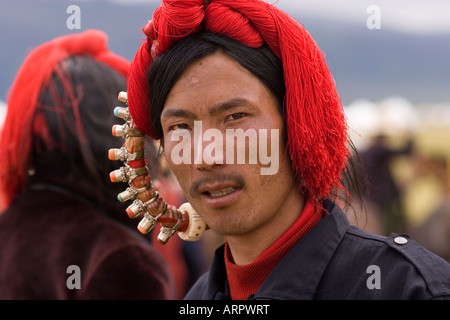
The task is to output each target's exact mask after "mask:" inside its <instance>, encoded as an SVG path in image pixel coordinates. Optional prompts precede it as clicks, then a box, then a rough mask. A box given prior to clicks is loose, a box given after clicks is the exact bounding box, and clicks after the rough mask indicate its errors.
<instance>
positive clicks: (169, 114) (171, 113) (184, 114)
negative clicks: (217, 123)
mask: <svg viewBox="0 0 450 320" xmlns="http://www.w3.org/2000/svg"><path fill="white" fill-rule="evenodd" d="M163 117H164V118H190V119H195V118H197V116H196V115H195V113H194V112H192V111H189V110H184V109H165V110H164V111H163V112H162V114H161V118H163Z"/></svg>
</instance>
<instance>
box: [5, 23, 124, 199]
mask: <svg viewBox="0 0 450 320" xmlns="http://www.w3.org/2000/svg"><path fill="white" fill-rule="evenodd" d="M107 41H108V37H107V35H106V34H105V33H104V32H103V31H100V30H93V29H92V30H86V31H84V32H82V33H79V34H72V35H66V36H61V37H58V38H55V39H53V40H51V41H49V42H46V43H44V44H42V45H39V46H38V47H36V48H35V49H33V50H32V51H31V52H30V54H29V55H28V56H27V57H26V59H25V61H24V62H23V64H22V66H21V67H20V69H19V71H18V73H17V75H16V78H15V80H14V82H13V84H12V87H11V90H10V92H9V95H8V101H7V105H8V110H9V109H11V110H14V112H8V113H7V116H6V118H5V122H4V125H3V128H2V134H1V140H0V141H1V142H0V154H1V155H2V156H1V157H2V163H1V165H0V193H1V198H0V200H1V201H0V208H4V207H6V206H8V205H9V203H10V202H11V201H12V199H13V198H14V197H15V196H16V195H17V194H18V193H19V192H20V191H21V190H22V189H23V187H24V185H25V181H26V175H27V170H26V166H27V161H28V158H29V153H30V148H31V139H32V132H34V133H39V134H41V135H45V130H44V129H45V120H44V119H43V118H40V119H34V117H35V110H36V107H37V105H38V99H39V95H40V91H41V89H42V87H44V86H46V85H47V84H48V82H49V81H50V78H51V75H52V73H53V72H58V69H57V68H58V63H59V62H60V61H62V60H63V59H65V58H67V57H69V56H77V55H83V56H88V57H91V58H93V59H94V60H96V61H98V62H100V63H103V64H106V65H107V66H109V67H111V68H113V69H115V70H116V71H118V72H119V73H120V74H122V75H123V76H124V77H126V76H127V74H128V71H129V66H130V65H129V62H128V61H127V60H126V59H125V58H123V57H120V56H118V55H116V54H114V53H112V52H111V51H109V49H108V47H107ZM69 91H70V90H69ZM69 94H70V93H69ZM71 101H72V103H73V108H74V114H75V115H76V114H77V112H76V108H77V104H76V97H72V99H71ZM76 121H77V123H78V125H77V128H76V130H77V134H79V135H81V136H83V128H82V126H81V122H80V119H76ZM43 138H44V139H45V137H43Z"/></svg>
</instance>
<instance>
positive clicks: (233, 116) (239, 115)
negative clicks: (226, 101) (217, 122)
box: [228, 112, 245, 120]
mask: <svg viewBox="0 0 450 320" xmlns="http://www.w3.org/2000/svg"><path fill="white" fill-rule="evenodd" d="M244 115H245V114H244V113H243V112H237V113H233V114H231V115H230V116H229V117H228V118H229V120H237V119H241V118H242V117H244Z"/></svg>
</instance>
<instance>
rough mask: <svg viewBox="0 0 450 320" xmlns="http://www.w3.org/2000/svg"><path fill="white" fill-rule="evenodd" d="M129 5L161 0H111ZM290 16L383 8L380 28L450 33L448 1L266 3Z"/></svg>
mask: <svg viewBox="0 0 450 320" xmlns="http://www.w3.org/2000/svg"><path fill="white" fill-rule="evenodd" d="M110 1H114V2H119V3H123V4H127V5H132V4H134V3H145V2H147V3H148V2H153V3H159V2H160V1H159V0H110ZM267 1H268V2H270V3H275V2H276V6H278V7H279V8H281V9H283V10H284V11H286V12H288V13H289V14H294V13H296V14H300V15H301V14H302V13H304V14H313V15H316V16H320V17H325V18H329V19H335V20H344V21H347V22H354V23H362V22H363V23H365V21H366V20H367V19H368V17H369V16H370V14H371V13H367V8H368V7H369V6H371V5H376V6H378V8H379V9H380V18H381V28H388V29H395V30H400V31H406V32H413V33H425V34H427V33H435V32H445V33H450V1H449V0H426V1H425V0H340V1H337V0H278V2H277V1H276V0H267Z"/></svg>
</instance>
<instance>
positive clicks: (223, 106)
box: [208, 98, 248, 115]
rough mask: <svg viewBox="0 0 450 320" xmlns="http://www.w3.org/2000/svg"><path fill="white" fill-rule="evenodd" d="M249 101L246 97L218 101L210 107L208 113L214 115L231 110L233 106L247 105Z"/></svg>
mask: <svg viewBox="0 0 450 320" xmlns="http://www.w3.org/2000/svg"><path fill="white" fill-rule="evenodd" d="M247 104H248V102H247V100H245V99H242V98H234V99H231V100H228V101H225V102H221V103H218V104H216V105H214V106H212V107H210V108H209V109H208V113H209V114H210V115H214V114H217V113H220V112H223V111H227V110H230V109H232V108H235V107H238V106H242V105H247Z"/></svg>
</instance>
